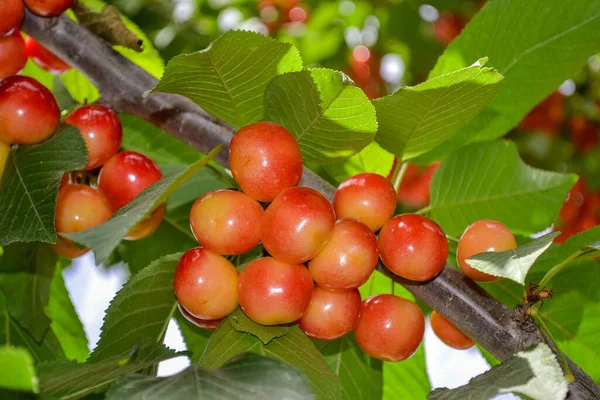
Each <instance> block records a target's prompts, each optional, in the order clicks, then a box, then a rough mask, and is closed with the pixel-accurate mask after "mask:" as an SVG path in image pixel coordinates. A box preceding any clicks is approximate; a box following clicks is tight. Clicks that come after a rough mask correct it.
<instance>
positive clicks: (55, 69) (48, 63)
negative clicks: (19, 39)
mask: <svg viewBox="0 0 600 400" xmlns="http://www.w3.org/2000/svg"><path fill="white" fill-rule="evenodd" d="M25 50H26V51H27V56H29V58H31V59H32V60H33V61H35V63H36V64H37V65H39V66H40V67H42V68H43V69H45V70H46V71H48V72H51V73H53V74H62V73H63V72H66V71H68V70H69V69H71V66H70V65H69V64H67V63H66V62H64V61H63V60H61V59H60V58H58V57H57V56H55V55H54V54H53V53H51V52H50V51H49V50H46V48H45V47H43V46H42V45H41V44H39V43H38V42H36V41H35V40H33V38H32V37H31V36H28V37H27V39H26V40H25Z"/></svg>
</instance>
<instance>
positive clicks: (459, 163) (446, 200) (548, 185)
mask: <svg viewBox="0 0 600 400" xmlns="http://www.w3.org/2000/svg"><path fill="white" fill-rule="evenodd" d="M576 179H577V177H576V176H575V175H573V174H560V173H556V172H548V171H542V170H539V169H535V168H532V167H530V166H528V165H526V164H525V163H524V162H523V161H522V160H521V159H520V158H519V153H518V151H517V147H516V146H515V144H514V143H511V142H507V141H496V142H489V143H480V144H473V145H471V146H468V147H465V148H463V149H461V150H460V151H457V152H455V153H454V154H452V155H451V156H450V157H449V158H448V159H447V160H446V161H445V162H443V163H442V165H441V166H440V167H439V168H438V170H437V171H436V172H435V174H434V175H433V179H432V181H431V205H430V212H431V214H430V215H431V218H433V219H434V220H435V221H436V222H437V223H439V224H440V225H441V226H442V228H443V229H444V231H445V232H446V233H447V234H448V235H450V236H454V237H459V236H460V235H461V234H462V232H463V230H464V229H465V228H466V227H467V226H468V225H469V224H471V223H472V222H474V221H477V220H480V219H493V220H496V221H499V222H501V223H503V224H504V225H506V226H507V227H508V228H509V229H511V230H513V231H516V232H519V233H524V234H531V233H535V232H539V231H541V230H543V229H546V228H547V227H548V226H550V225H551V224H552V222H554V220H555V219H556V216H557V215H558V212H559V210H560V208H561V206H562V204H563V199H564V198H565V196H566V195H567V192H568V191H569V189H570V188H571V187H572V186H573V184H574V183H575V181H576ZM540 204H543V205H544V206H543V207H540Z"/></svg>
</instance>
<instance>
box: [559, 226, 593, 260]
mask: <svg viewBox="0 0 600 400" xmlns="http://www.w3.org/2000/svg"><path fill="white" fill-rule="evenodd" d="M599 237H600V226H596V227H594V228H592V229H589V230H587V231H585V232H580V233H577V234H575V235H573V236H571V237H570V238H569V239H567V240H566V241H565V242H564V243H563V244H562V245H560V246H559V247H558V248H557V249H556V250H555V252H552V253H551V255H552V256H553V261H554V263H555V264H559V263H562V262H563V261H565V260H567V259H569V258H572V257H573V256H577V255H578V254H583V255H585V254H587V253H594V252H593V250H600V240H598V238H599ZM594 255H595V254H594Z"/></svg>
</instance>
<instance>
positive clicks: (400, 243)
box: [379, 214, 448, 281]
mask: <svg viewBox="0 0 600 400" xmlns="http://www.w3.org/2000/svg"><path fill="white" fill-rule="evenodd" d="M379 254H380V256H381V260H382V261H383V263H384V264H385V265H386V266H387V267H388V268H389V269H390V271H392V272H393V273H395V274H396V275H399V276H401V277H403V278H406V279H410V280H413V281H427V280H429V279H432V278H434V277H435V276H437V274H439V273H440V272H441V271H442V269H444V265H446V259H447V258H448V242H447V241H446V235H445V234H444V231H442V228H440V226H439V225H438V224H436V223H435V222H433V221H432V220H430V219H429V218H426V217H423V216H421V215H417V214H402V215H397V216H395V217H394V218H392V219H391V220H389V221H388V222H387V223H386V224H385V225H384V226H383V228H381V232H379Z"/></svg>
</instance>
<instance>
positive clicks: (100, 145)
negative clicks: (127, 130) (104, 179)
mask: <svg viewBox="0 0 600 400" xmlns="http://www.w3.org/2000/svg"><path fill="white" fill-rule="evenodd" d="M65 123H67V124H70V125H73V126H76V127H77V128H78V129H79V131H80V132H81V135H82V136H83V140H85V145H86V147H87V151H88V163H87V165H86V166H85V168H84V169H86V170H90V169H95V168H98V167H100V166H102V165H104V163H106V162H107V161H108V160H109V159H110V158H111V157H112V156H114V155H115V154H117V152H118V151H119V147H120V146H121V138H122V136H123V130H122V128H121V121H119V117H117V114H115V113H114V112H113V111H111V110H110V109H109V108H106V107H104V106H96V105H92V106H83V107H79V108H78V109H77V110H75V111H73V112H72V113H71V114H69V116H67V118H65Z"/></svg>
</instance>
